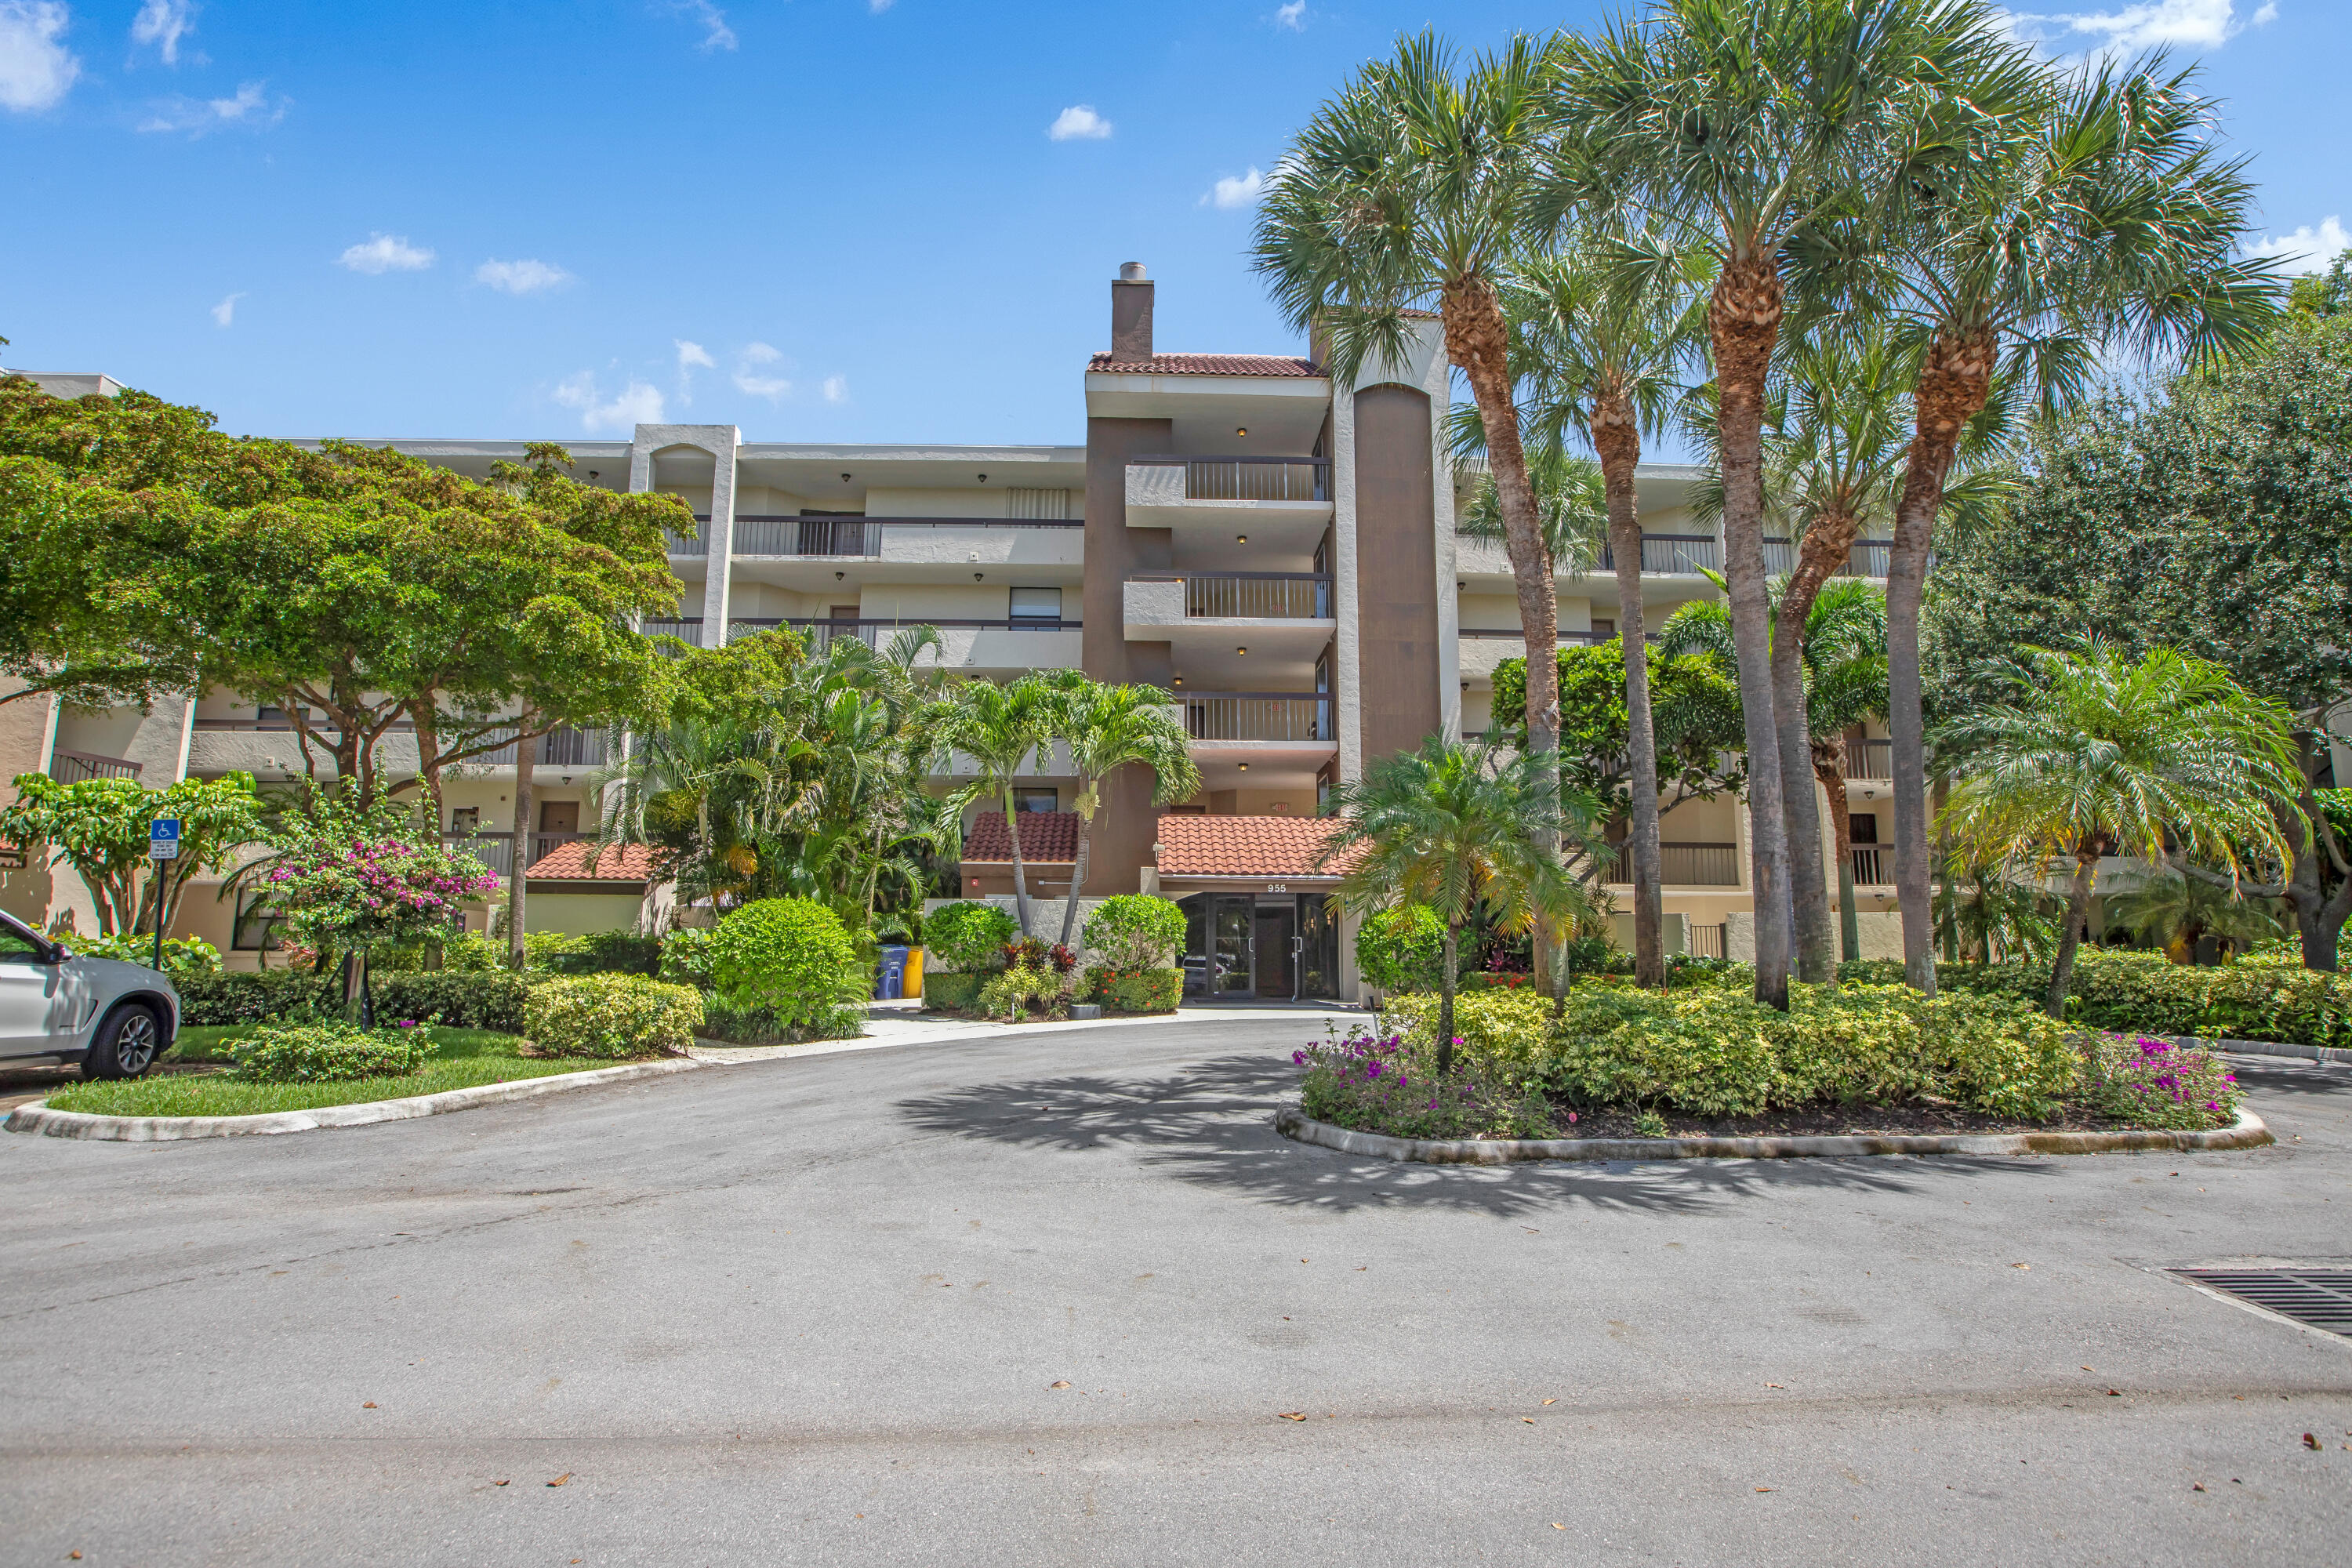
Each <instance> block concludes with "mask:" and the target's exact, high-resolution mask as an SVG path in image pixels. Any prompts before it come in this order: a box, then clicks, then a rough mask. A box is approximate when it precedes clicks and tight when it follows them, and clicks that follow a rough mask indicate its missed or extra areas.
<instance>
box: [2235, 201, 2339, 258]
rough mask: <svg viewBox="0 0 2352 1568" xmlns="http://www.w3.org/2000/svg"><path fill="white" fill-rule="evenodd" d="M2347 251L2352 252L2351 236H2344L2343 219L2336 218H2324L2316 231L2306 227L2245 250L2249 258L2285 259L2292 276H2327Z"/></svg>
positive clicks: (2330, 216)
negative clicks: (2333, 263) (2329, 268)
mask: <svg viewBox="0 0 2352 1568" xmlns="http://www.w3.org/2000/svg"><path fill="white" fill-rule="evenodd" d="M2346 250H2352V234H2347V233H2346V232H2345V229H2344V221H2343V219H2341V218H2340V217H2337V216H2335V215H2333V214H2331V215H2329V216H2326V217H2324V218H2321V219H2320V220H2319V226H2318V227H2317V228H2314V227H2312V226H2310V225H2309V224H2305V225H2304V226H2302V227H2301V228H2299V229H2296V230H2295V231H2294V233H2293V234H2283V235H2280V236H2279V237H2277V238H2275V239H2272V238H2268V237H2265V238H2264V239H2263V241H2262V242H2261V243H2260V244H2258V245H2250V246H2248V247H2246V254H2247V255H2248V256H2277V257H2283V258H2285V260H2286V270H2288V271H2289V272H2325V271H2326V270H2327V268H2328V266H2329V264H2331V263H2332V262H2334V261H2335V259H2336V258H2337V257H2338V256H2340V255H2342V254H2343V253H2344V252H2345V251H2346Z"/></svg>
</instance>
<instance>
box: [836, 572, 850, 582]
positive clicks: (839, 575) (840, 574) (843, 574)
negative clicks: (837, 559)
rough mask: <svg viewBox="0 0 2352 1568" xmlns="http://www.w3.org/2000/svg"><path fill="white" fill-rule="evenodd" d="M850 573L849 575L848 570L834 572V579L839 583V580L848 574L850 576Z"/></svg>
mask: <svg viewBox="0 0 2352 1568" xmlns="http://www.w3.org/2000/svg"><path fill="white" fill-rule="evenodd" d="M848 575H849V574H848V573H846V572H835V574H833V580H834V581H835V582H836V583H838V582H840V581H841V580H842V579H843V578H844V577H846V576H848Z"/></svg>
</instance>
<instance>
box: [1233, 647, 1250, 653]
mask: <svg viewBox="0 0 2352 1568" xmlns="http://www.w3.org/2000/svg"><path fill="white" fill-rule="evenodd" d="M1234 652H1235V653H1247V652H1249V649H1247V648H1245V647H1237V648H1235V649H1234Z"/></svg>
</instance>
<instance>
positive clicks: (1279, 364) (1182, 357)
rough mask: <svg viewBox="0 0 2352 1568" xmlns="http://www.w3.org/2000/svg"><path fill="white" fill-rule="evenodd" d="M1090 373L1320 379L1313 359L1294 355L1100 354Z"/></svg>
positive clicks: (1090, 367)
mask: <svg viewBox="0 0 2352 1568" xmlns="http://www.w3.org/2000/svg"><path fill="white" fill-rule="evenodd" d="M1087 370H1088V371H1090V372H1093V371H1099V372H1103V373H1105V374H1111V375H1288V376H1315V375H1321V374H1323V372H1322V370H1321V369H1320V368H1319V367H1318V365H1317V364H1316V363H1315V362H1314V361H1313V360H1311V359H1299V358H1297V357H1296V356H1295V355H1291V354H1153V355H1152V356H1151V357H1150V359H1127V360H1120V359H1113V358H1111V357H1110V355H1108V354H1107V353H1100V354H1097V355H1095V357H1094V358H1093V359H1092V360H1090V361H1088V362H1087Z"/></svg>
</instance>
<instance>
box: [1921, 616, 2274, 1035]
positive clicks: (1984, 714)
mask: <svg viewBox="0 0 2352 1568" xmlns="http://www.w3.org/2000/svg"><path fill="white" fill-rule="evenodd" d="M2013 679H2014V683H2015V689H2016V696H2015V698H2014V700H2012V701H2011V702H2009V703H2004V704H2000V705H1998V706H1995V707H1991V708H1988V709H1985V710H1980V711H1978V712H1975V713H1972V714H1969V715H1967V716H1966V717H1964V718H1962V719H1960V720H1958V721H1955V722H1953V723H1952V724H1950V725H1948V726H1947V727H1946V728H1945V730H1944V731H1942V732H1940V733H1939V734H1938V736H1937V753H1938V755H1939V756H1948V757H1949V758H1951V759H1953V763H1952V764H1951V765H1953V766H1955V767H1956V768H1957V769H1958V770H1961V771H1960V772H1959V773H1958V777H1957V778H1956V780H1955V781H1954V783H1953V784H1952V790H1951V796H1950V799H1949V801H1948V803H1947V805H1946V806H1945V808H1944V811H1943V814H1942V816H1941V818H1940V821H1939V826H1942V827H1943V828H1944V829H1946V830H1947V831H1948V832H1949V833H1950V835H1951V837H1952V838H1953V841H1954V843H1955V844H1956V846H1958V847H1959V848H1960V849H1961V851H1962V852H1963V853H1965V854H1968V855H1969V856H1971V857H1972V858H1976V859H1979V860H1982V861H2000V860H2006V859H2010V858H2032V859H2033V860H2034V861H2035V862H2037V863H2038V864H2039V865H2040V866H2041V867H2042V868H2044V869H2045V871H2046V869H2047V868H2048V867H2049V866H2050V865H2051V863H2052V862H2053V861H2055V860H2060V859H2071V860H2072V861H2073V863H2074V869H2073V875H2072V877H2071V879H2070V880H2069V881H2068V883H2067V899H2066V917H2065V919H2066V923H2065V926H2064V929H2063V931H2062V933H2061V934H2060V937H2059V942H2058V956H2057V961H2056V963H2055V965H2054V967H2053V970H2052V972H2051V976H2050V994H2049V997H2048V1006H2049V1010H2050V1016H2052V1017H2053V1018H2055V1017H2063V1016H2065V1003H2066V986H2067V981H2068V978H2069V976H2070V975H2071V974H2072V973H2073V970H2074V950H2075V948H2076V946H2077V945H2078V944H2079V943H2080V942H2081V941H2082V937H2083V932H2084V928H2085V927H2086V925H2087V924H2088V921H2089V918H2090V909H2091V892H2092V887H2093V881H2094V879H2095V875H2096V872H2097V870H2098V864H2099V859H2100V858H2101V857H2102V856H2105V855H2129V856H2137V857H2139V858H2143V859H2146V860H2149V861H2152V862H2154V863H2155V864H2157V865H2158V866H2160V867H2161V866H2168V865H2169V864H2170V857H2171V855H2172V854H2173V852H2174V851H2175V850H2176V849H2177V850H2178V851H2179V853H2181V854H2183V855H2185V856H2187V857H2189V858H2191V859H2193V860H2199V861H2202V862H2204V863H2206V864H2208V865H2211V866H2219V867H2221V868H2224V869H2226V870H2228V871H2229V872H2231V873H2232V874H2235V873H2236V872H2237V871H2238V870H2239V869H2240V868H2241V867H2242V859H2241V856H2242V853H2243V852H2244V851H2246V850H2248V849H2258V850H2262V851H2266V852H2268V853H2271V854H2283V853H2284V848H2285V845H2284V839H2283V837H2282V836H2281V834H2280V831H2279V826H2278V820H2277V816H2276V815H2274V814H2277V813H2285V812H2292V811H2294V810H2296V809H2298V808H2297V807H2295V805H2294V801H2295V799H2296V797H2297V796H2298V795H2301V793H2302V790H2303V774H2302V771H2301V770H2300V769H2299V768H2298V767H2297V766H2296V765H2295V761H2294V742H2293V741H2292V740H2291V739H2290V733H2289V732H2290V730H2291V728H2292V725H2293V720H2292V718H2291V716H2290V715H2289V714H2288V713H2287V711H2286V710H2285V709H2284V708H2282V707H2280V706H2279V705H2278V704H2277V703H2274V702H2273V701H2271V700H2268V699H2266V698H2261V697H2255V696H2252V695H2251V694H2250V693H2248V692H2247V691H2246V690H2245V689H2243V688H2242V687H2240V686H2239V685H2238V684H2237V683H2236V682H2235V681H2233V680H2231V679H2230V677H2229V675H2228V674H2227V672H2225V671H2224V670H2223V669H2222V668H2221V666H2219V665H2217V664H2211V663H2209V662H2207V661H2206V660H2204V659H2200V658H2191V657H2190V656H2189V655H2187V654H2182V653H2178V652H2176V651H2174V650H2173V649H2170V648H2165V647H2158V648H2153V649H2151V650H2149V652H2148V653H2147V657H2145V658H2141V659H2138V660H2137V661H2135V660H2133V659H2130V658H2126V656H2125V655H2124V654H2122V653H2121V652H2119V651H2118V650H2116V648H2114V647H2110V646H2109V645H2107V644H2105V643H2103V642H2100V641H2097V640H2092V641H2089V642H2086V643H2085V644H2084V645H2083V647H2082V649H2081V651H2080V652H2076V653H2062V652H2057V651H2054V650H2053V649H2049V648H2039V647H2029V648H2026V649H2024V650H2022V655H2021V662H2020V665H2019V668H2017V669H2016V671H2015V674H2014V677H2013Z"/></svg>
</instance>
